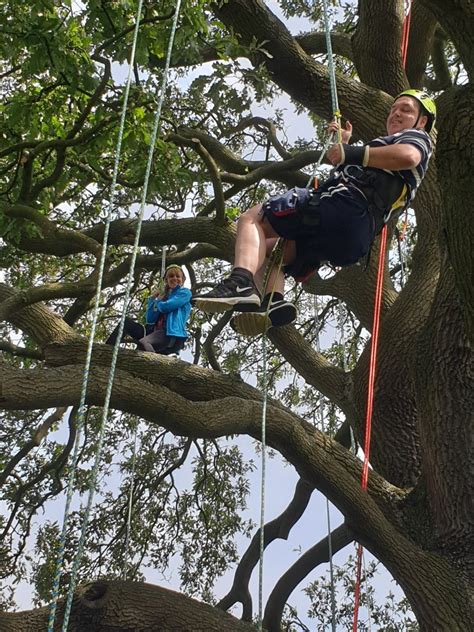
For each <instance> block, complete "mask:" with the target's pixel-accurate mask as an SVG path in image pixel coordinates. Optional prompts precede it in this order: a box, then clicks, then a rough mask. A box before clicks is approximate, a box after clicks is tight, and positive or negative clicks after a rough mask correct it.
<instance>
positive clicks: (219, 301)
mask: <svg viewBox="0 0 474 632" xmlns="http://www.w3.org/2000/svg"><path fill="white" fill-rule="evenodd" d="M193 303H194V305H195V306H196V307H199V309H202V310H203V312H209V313H211V314H214V313H220V312H227V311H228V310H229V309H232V308H233V307H235V306H236V305H239V304H242V303H245V304H249V305H250V304H252V305H255V306H257V307H260V299H259V298H258V296H255V297H252V296H245V297H244V296H242V297H239V296H232V297H229V298H199V297H196V298H195V299H194V301H193Z"/></svg>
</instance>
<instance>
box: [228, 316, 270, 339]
mask: <svg viewBox="0 0 474 632" xmlns="http://www.w3.org/2000/svg"><path fill="white" fill-rule="evenodd" d="M231 326H232V329H233V330H234V331H236V332H237V333H238V334H242V336H259V335H260V334H264V333H266V332H267V331H268V330H269V329H270V327H271V326H272V323H271V321H270V318H269V317H268V314H264V313H259V312H247V313H242V314H239V315H238V316H234V318H233V319H232V320H231Z"/></svg>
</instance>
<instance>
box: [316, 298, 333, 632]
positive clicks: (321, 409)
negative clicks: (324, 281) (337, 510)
mask: <svg viewBox="0 0 474 632" xmlns="http://www.w3.org/2000/svg"><path fill="white" fill-rule="evenodd" d="M313 307H314V327H315V329H316V351H317V352H318V353H321V338H320V332H321V323H320V321H319V305H318V297H317V296H316V294H315V295H314V303H313ZM318 416H319V425H320V428H321V432H322V433H325V432H326V429H325V423H324V402H323V399H322V396H321V393H320V394H319V406H318ZM329 436H331V433H329ZM326 523H327V532H328V553H329V555H328V557H329V578H330V585H331V630H332V632H336V585H335V581H334V564H333V548H332V529H331V514H330V503H329V500H328V498H327V497H326Z"/></svg>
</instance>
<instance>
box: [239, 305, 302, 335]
mask: <svg viewBox="0 0 474 632" xmlns="http://www.w3.org/2000/svg"><path fill="white" fill-rule="evenodd" d="M295 319H296V308H295V307H294V306H293V305H285V307H280V308H277V309H274V310H273V312H272V311H271V310H270V312H269V313H266V312H243V313H242V314H238V315H237V316H234V318H233V319H232V320H231V323H230V324H231V327H232V329H234V331H236V332H237V333H238V334H242V335H243V336H259V335H260V334H264V333H266V332H267V331H268V330H269V329H270V327H283V326H284V325H289V324H290V323H292V322H293V321H294V320H295Z"/></svg>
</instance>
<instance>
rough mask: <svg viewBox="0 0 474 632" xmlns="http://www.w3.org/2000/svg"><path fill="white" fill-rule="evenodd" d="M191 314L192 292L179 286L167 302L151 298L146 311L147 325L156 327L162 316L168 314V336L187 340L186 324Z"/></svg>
mask: <svg viewBox="0 0 474 632" xmlns="http://www.w3.org/2000/svg"><path fill="white" fill-rule="evenodd" d="M190 313H191V290H188V288H187V287H181V286H180V285H177V286H176V287H175V288H174V290H171V292H170V295H169V297H168V299H167V300H166V301H161V300H159V299H157V298H153V297H152V296H150V298H149V299H148V306H147V310H146V316H145V318H146V324H147V325H154V324H155V323H156V321H157V320H158V318H159V316H160V314H166V335H167V336H176V338H187V337H188V332H187V331H186V323H187V321H188V318H189V314H190Z"/></svg>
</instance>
